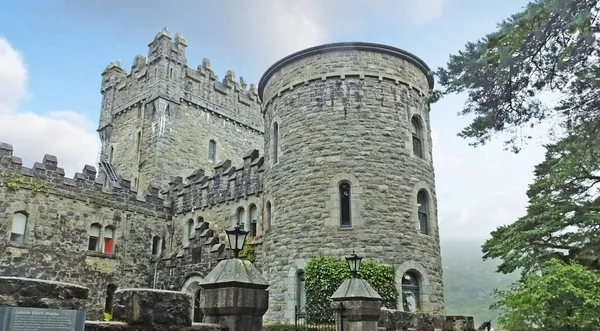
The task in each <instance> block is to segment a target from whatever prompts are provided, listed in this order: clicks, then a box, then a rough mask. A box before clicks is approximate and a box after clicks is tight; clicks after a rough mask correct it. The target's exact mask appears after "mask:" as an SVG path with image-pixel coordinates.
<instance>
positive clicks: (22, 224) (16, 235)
mask: <svg viewBox="0 0 600 331" xmlns="http://www.w3.org/2000/svg"><path fill="white" fill-rule="evenodd" d="M26 231H27V214H25V213H23V212H17V213H14V214H13V217H12V230H11V232H10V241H11V242H14V243H17V244H22V243H24V242H25V232H26Z"/></svg>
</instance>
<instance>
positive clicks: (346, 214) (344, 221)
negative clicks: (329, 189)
mask: <svg viewBox="0 0 600 331" xmlns="http://www.w3.org/2000/svg"><path fill="white" fill-rule="evenodd" d="M351 216H352V215H351V210H350V183H347V182H343V183H341V184H340V226H342V227H350V226H352V219H351Z"/></svg>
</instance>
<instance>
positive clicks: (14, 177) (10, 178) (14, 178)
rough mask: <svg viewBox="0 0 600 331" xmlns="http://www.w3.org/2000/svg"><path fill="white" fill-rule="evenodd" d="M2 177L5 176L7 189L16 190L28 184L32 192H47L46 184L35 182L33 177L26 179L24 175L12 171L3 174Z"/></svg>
mask: <svg viewBox="0 0 600 331" xmlns="http://www.w3.org/2000/svg"><path fill="white" fill-rule="evenodd" d="M4 177H6V187H7V188H8V189H9V190H12V191H16V190H18V189H19V188H21V187H22V186H23V185H28V186H29V187H30V188H31V191H32V192H33V193H34V194H35V193H40V192H48V185H46V184H45V183H40V182H35V181H34V180H33V179H27V178H25V177H24V176H21V175H18V174H13V173H8V174H5V175H4Z"/></svg>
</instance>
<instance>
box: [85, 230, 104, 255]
mask: <svg viewBox="0 0 600 331" xmlns="http://www.w3.org/2000/svg"><path fill="white" fill-rule="evenodd" d="M100 230H102V227H101V226H100V224H92V226H90V230H89V232H88V234H89V240H88V251H93V252H96V251H98V250H99V249H100Z"/></svg>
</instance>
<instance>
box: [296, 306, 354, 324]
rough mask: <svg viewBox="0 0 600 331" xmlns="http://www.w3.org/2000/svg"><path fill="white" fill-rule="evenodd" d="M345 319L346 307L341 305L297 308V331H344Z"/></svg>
mask: <svg viewBox="0 0 600 331" xmlns="http://www.w3.org/2000/svg"><path fill="white" fill-rule="evenodd" d="M343 319H344V306H343V305H342V304H341V303H339V304H335V305H334V306H333V307H332V306H330V305H328V304H318V305H306V306H304V307H298V306H296V323H295V325H296V331H336V330H340V331H344V328H343V323H342V321H343ZM337 325H339V326H340V328H339V329H337V328H336V327H337Z"/></svg>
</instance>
